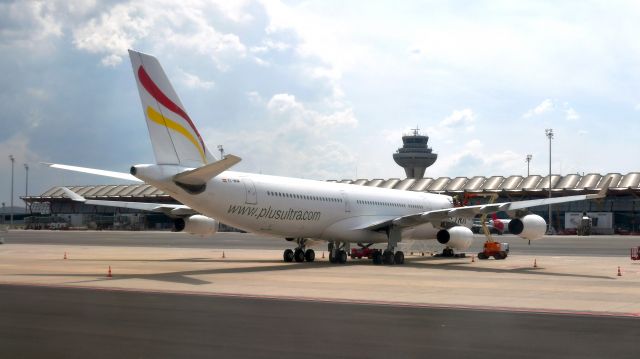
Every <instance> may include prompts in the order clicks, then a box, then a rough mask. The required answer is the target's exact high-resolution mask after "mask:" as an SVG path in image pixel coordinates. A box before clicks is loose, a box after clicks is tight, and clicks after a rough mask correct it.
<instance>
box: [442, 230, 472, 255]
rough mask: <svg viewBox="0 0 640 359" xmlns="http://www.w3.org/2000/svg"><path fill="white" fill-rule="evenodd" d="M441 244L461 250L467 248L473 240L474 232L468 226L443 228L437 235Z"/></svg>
mask: <svg viewBox="0 0 640 359" xmlns="http://www.w3.org/2000/svg"><path fill="white" fill-rule="evenodd" d="M436 239H438V242H440V243H441V244H446V245H447V246H449V247H450V248H453V249H457V250H460V251H463V250H466V249H467V248H469V246H471V242H473V232H471V230H470V229H469V228H467V227H462V226H456V227H451V228H449V229H441V230H440V231H438V234H437V235H436Z"/></svg>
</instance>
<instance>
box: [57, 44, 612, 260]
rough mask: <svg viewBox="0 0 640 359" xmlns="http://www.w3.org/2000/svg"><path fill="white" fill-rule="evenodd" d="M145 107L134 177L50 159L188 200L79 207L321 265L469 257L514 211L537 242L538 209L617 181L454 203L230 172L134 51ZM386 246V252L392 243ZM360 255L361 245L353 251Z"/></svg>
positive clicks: (153, 64) (160, 75)
mask: <svg viewBox="0 0 640 359" xmlns="http://www.w3.org/2000/svg"><path fill="white" fill-rule="evenodd" d="M129 57H130V59H131V65H132V68H133V72H134V76H135V79H136V83H137V86H138V92H139V95H140V100H141V103H142V109H143V113H144V116H145V119H146V123H147V127H148V130H149V135H150V138H151V143H152V146H153V150H154V155H155V160H156V161H155V163H154V164H138V165H133V166H132V167H131V168H130V171H129V173H121V172H114V171H106V170H100V169H94V168H86V167H77V166H69V165H63V164H53V163H46V165H48V166H50V167H52V168H57V169H63V170H70V171H76V172H82V173H90V174H95V175H101V176H107V177H113V178H118V179H126V180H131V181H136V182H144V183H146V184H150V185H152V186H154V187H156V188H158V189H160V190H162V191H164V192H165V193H167V194H169V195H171V196H172V197H173V198H174V199H176V200H177V201H179V202H180V203H181V204H175V205H174V204H159V203H141V202H123V201H103V200H89V199H85V198H84V197H82V196H80V195H78V194H76V193H75V192H73V191H71V190H69V189H66V188H64V191H65V193H66V195H67V196H68V197H69V198H71V199H72V200H74V201H80V202H84V203H87V204H92V205H102V206H114V207H125V208H134V209H140V210H145V211H156V212H163V213H165V214H167V215H169V216H171V217H172V218H174V224H175V230H176V231H184V232H188V233H191V234H196V235H203V236H204V235H212V234H214V233H215V232H216V231H217V229H218V224H219V221H220V222H223V223H225V224H228V225H231V226H233V227H236V228H239V229H242V230H245V231H248V232H253V233H258V234H266V235H269V236H279V237H283V238H285V239H287V240H289V241H291V242H293V243H295V246H294V248H289V249H286V250H285V251H284V253H283V259H284V261H286V262H293V261H295V262H305V261H306V262H313V261H314V259H315V252H314V250H313V249H311V248H309V247H310V246H311V244H312V243H315V242H316V241H325V242H327V243H328V250H329V261H330V262H331V263H345V262H346V261H347V255H348V253H349V251H350V248H351V246H352V245H354V246H355V245H357V246H359V247H361V248H369V246H371V245H373V244H382V247H384V250H381V249H376V250H372V252H371V253H372V255H371V259H372V261H373V263H374V264H382V263H384V264H394V263H395V264H403V263H404V261H405V258H404V253H403V252H402V251H401V250H398V243H399V242H401V241H402V240H403V239H405V240H409V239H413V240H437V241H438V242H439V243H441V244H442V245H444V249H443V252H442V253H443V255H445V256H453V255H454V250H455V251H464V250H466V249H467V248H469V246H470V245H471V243H472V241H473V233H472V232H471V229H470V227H471V225H472V223H473V218H474V217H475V216H476V215H479V214H491V213H495V212H498V211H505V212H507V213H508V214H509V215H510V216H511V217H512V218H513V219H512V220H511V221H510V222H509V230H510V232H511V233H513V234H516V235H518V236H520V237H522V238H525V239H529V240H537V239H541V238H542V237H543V236H544V234H545V232H546V229H547V224H546V222H545V220H544V219H543V218H542V217H540V216H538V215H536V214H532V213H530V212H528V211H527V209H528V208H530V207H535V206H542V205H548V204H557V203H565V202H571V201H582V200H590V199H598V198H603V197H605V196H606V191H607V189H608V187H609V184H610V181H608V182H606V183H604V184H603V186H602V190H600V191H599V192H598V193H594V194H586V195H575V196H566V197H555V198H545V199H536V200H525V201H519V202H504V203H491V204H484V205H472V206H460V207H455V206H454V201H453V199H452V197H450V196H446V195H442V194H434V193H424V192H413V191H400V190H394V189H384V188H375V187H366V186H355V185H351V184H342V183H333V182H325V181H315V180H308V179H297V178H289V177H279V176H270V175H263V174H255V173H244V172H236V171H231V170H229V169H230V168H231V167H233V166H234V165H235V164H237V163H238V162H240V161H241V159H240V157H237V156H235V155H233V154H227V155H226V156H224V157H223V158H219V159H218V158H215V157H214V156H213V155H212V154H211V153H210V152H209V150H208V148H207V146H206V145H205V142H204V140H203V139H202V137H201V136H200V133H199V132H198V130H197V128H196V126H195V125H194V122H193V121H192V120H191V118H190V117H189V115H188V114H187V112H186V110H185V108H184V106H183V105H182V102H181V101H180V99H179V97H178V95H177V94H176V92H175V90H174V88H173V86H172V85H171V83H170V81H169V79H168V78H167V76H166V74H165V72H164V70H163V68H162V66H161V65H160V62H159V61H158V60H157V59H156V58H155V57H153V56H151V55H147V54H144V53H141V52H137V51H134V50H129ZM385 245H386V247H385ZM354 249H355V248H354Z"/></svg>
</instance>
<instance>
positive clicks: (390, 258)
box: [372, 249, 404, 264]
mask: <svg viewBox="0 0 640 359" xmlns="http://www.w3.org/2000/svg"><path fill="white" fill-rule="evenodd" d="M372 259H373V264H404V253H403V252H402V251H396V252H393V250H389V249H387V250H385V251H384V252H383V251H381V250H378V249H377V250H376V251H375V252H374V253H373V258H372Z"/></svg>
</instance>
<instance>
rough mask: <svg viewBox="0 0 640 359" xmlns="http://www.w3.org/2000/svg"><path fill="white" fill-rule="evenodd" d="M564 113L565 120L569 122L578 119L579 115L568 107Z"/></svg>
mask: <svg viewBox="0 0 640 359" xmlns="http://www.w3.org/2000/svg"><path fill="white" fill-rule="evenodd" d="M565 113H566V115H567V120H569V121H576V120H579V119H580V114H578V112H576V110H574V109H573V107H569V108H567V109H566V110H565Z"/></svg>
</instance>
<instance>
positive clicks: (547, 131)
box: [544, 128, 553, 234]
mask: <svg viewBox="0 0 640 359" xmlns="http://www.w3.org/2000/svg"><path fill="white" fill-rule="evenodd" d="M544 133H545V135H546V136H547V138H548V139H549V198H551V140H553V128H547V129H545V130H544ZM547 226H548V227H547V234H551V230H552V228H553V227H552V226H551V204H549V223H548V224H547Z"/></svg>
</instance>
